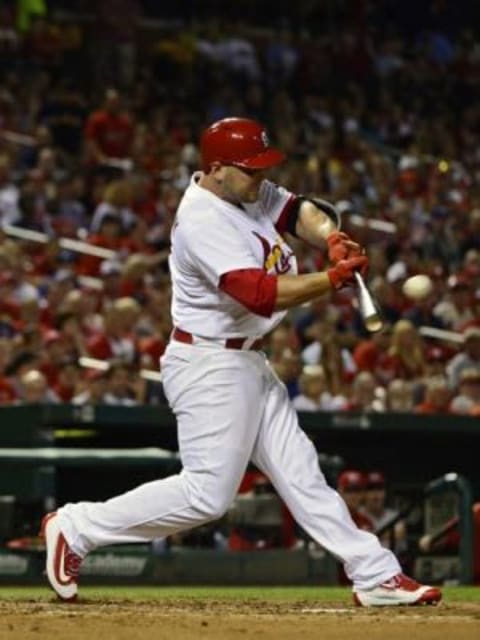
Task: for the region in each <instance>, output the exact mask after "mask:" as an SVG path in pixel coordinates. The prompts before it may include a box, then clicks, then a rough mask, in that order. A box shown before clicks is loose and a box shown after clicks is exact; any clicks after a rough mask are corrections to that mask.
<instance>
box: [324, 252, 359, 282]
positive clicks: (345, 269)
mask: <svg viewBox="0 0 480 640" xmlns="http://www.w3.org/2000/svg"><path fill="white" fill-rule="evenodd" d="M355 271H360V273H361V274H362V275H363V274H365V275H366V273H367V271H368V258H367V256H355V257H353V258H347V259H346V260H340V261H339V262H337V264H336V265H335V266H334V267H332V268H331V269H328V270H327V275H328V277H329V278H330V282H331V284H332V287H333V288H334V289H341V288H342V287H346V286H348V285H352V284H355V275H354V274H355Z"/></svg>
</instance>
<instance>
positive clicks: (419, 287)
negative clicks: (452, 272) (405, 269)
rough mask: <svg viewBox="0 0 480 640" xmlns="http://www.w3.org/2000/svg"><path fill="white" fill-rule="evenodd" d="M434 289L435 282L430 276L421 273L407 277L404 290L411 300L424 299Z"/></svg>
mask: <svg viewBox="0 0 480 640" xmlns="http://www.w3.org/2000/svg"><path fill="white" fill-rule="evenodd" d="M432 290H433V282H432V280H431V278H429V276H426V275H423V274H419V275H418V276H412V277H411V278H407V280H405V282H404V283H403V287H402V291H403V293H404V294H405V295H406V296H407V298H410V299H411V300H423V298H426V297H427V296H428V295H429V294H430V293H431V292H432Z"/></svg>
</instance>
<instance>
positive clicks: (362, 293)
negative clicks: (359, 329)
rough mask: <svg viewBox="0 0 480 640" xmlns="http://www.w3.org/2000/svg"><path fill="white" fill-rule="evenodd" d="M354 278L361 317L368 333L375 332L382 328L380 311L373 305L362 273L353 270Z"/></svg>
mask: <svg viewBox="0 0 480 640" xmlns="http://www.w3.org/2000/svg"><path fill="white" fill-rule="evenodd" d="M355 280H356V281H357V286H358V303H359V308H360V313H361V315H362V318H363V322H364V325H365V328H366V329H367V331H370V333H376V332H377V331H380V330H381V329H382V328H383V320H382V317H381V315H380V312H379V310H378V308H377V306H376V305H375V302H374V300H373V297H372V294H371V293H370V291H369V290H368V287H367V285H366V284H365V280H364V279H363V277H362V274H361V273H359V272H358V271H355Z"/></svg>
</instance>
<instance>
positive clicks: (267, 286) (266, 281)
mask: <svg viewBox="0 0 480 640" xmlns="http://www.w3.org/2000/svg"><path fill="white" fill-rule="evenodd" d="M219 288H220V289H221V291H224V292H225V293H228V295H229V296H231V297H232V298H234V300H236V301H237V302H240V304H243V306H244V307H246V308H247V309H248V310H249V311H251V312H252V313H256V314H257V315H259V316H264V317H265V318H270V316H271V315H272V314H273V311H274V307H275V301H276V299H277V276H274V275H270V274H268V273H265V271H264V270H263V269H237V270H235V271H228V272H227V273H224V274H223V275H222V276H221V278H220V283H219Z"/></svg>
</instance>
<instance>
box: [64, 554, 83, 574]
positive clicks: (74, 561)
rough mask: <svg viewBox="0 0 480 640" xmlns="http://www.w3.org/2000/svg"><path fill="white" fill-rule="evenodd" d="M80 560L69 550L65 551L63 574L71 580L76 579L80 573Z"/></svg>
mask: <svg viewBox="0 0 480 640" xmlns="http://www.w3.org/2000/svg"><path fill="white" fill-rule="evenodd" d="M81 564H82V558H81V557H80V556H78V555H77V554H76V553H74V552H73V551H72V550H71V549H67V550H66V551H65V573H66V574H67V576H70V577H71V578H77V577H78V574H79V573H80V565H81Z"/></svg>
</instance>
